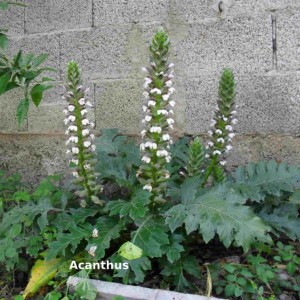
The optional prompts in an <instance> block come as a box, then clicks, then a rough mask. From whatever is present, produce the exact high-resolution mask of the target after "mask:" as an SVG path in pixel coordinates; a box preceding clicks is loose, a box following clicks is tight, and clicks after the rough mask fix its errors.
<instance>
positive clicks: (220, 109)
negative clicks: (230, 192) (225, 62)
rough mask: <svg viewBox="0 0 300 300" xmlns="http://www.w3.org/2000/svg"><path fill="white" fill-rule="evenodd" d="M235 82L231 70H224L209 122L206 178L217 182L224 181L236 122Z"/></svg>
mask: <svg viewBox="0 0 300 300" xmlns="http://www.w3.org/2000/svg"><path fill="white" fill-rule="evenodd" d="M235 108H236V105H235V81H234V76H233V73H232V71H231V70H229V69H224V71H223V73H222V76H221V80H220V84H219V100H218V105H217V107H216V110H215V115H214V118H213V119H212V120H211V124H210V126H211V129H210V130H209V132H208V135H209V137H210V140H209V141H208V142H207V146H206V149H207V153H208V155H207V157H208V158H210V159H211V163H210V166H209V167H208V169H207V172H206V178H205V180H204V182H203V186H204V185H205V184H206V182H207V179H208V177H209V176H210V175H211V174H212V175H213V177H214V179H215V180H216V181H217V182H220V181H223V180H224V178H225V177H224V170H223V168H224V166H225V165H226V160H225V156H226V155H227V153H228V152H229V151H230V150H231V149H232V146H231V141H232V138H233V137H234V136H235V134H234V132H233V127H234V125H235V124H236V123H237V122H238V120H237V119H236V117H235V114H236V110H235Z"/></svg>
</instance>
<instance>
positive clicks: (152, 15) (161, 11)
mask: <svg viewBox="0 0 300 300" xmlns="http://www.w3.org/2000/svg"><path fill="white" fill-rule="evenodd" d="M168 7H169V1H165V0H151V1H146V0H141V1H134V0H124V1H120V0H94V17H95V25H96V26H101V25H106V24H126V23H139V22H143V23H147V22H155V21H156V22H161V21H163V20H165V18H166V17H167V13H168Z"/></svg>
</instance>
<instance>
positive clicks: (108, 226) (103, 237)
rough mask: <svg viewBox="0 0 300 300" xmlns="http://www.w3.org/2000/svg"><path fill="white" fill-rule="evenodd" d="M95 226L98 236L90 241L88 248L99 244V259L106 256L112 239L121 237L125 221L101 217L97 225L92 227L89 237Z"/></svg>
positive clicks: (97, 256) (97, 252)
mask: <svg viewBox="0 0 300 300" xmlns="http://www.w3.org/2000/svg"><path fill="white" fill-rule="evenodd" d="M93 228H97V230H98V237H97V238H92V239H91V240H90V241H89V244H88V245H87V247H86V250H89V249H90V247H92V246H97V250H96V252H95V258H96V259H98V260H99V259H101V258H103V257H104V256H105V250H106V249H108V248H109V246H110V243H111V241H112V240H114V239H117V238H118V237H120V234H121V231H122V230H124V229H125V221H124V220H119V219H117V218H110V217H105V216H103V217H100V218H98V219H97V220H96V226H95V227H91V228H90V232H89V235H88V237H90V236H91V235H92V231H93Z"/></svg>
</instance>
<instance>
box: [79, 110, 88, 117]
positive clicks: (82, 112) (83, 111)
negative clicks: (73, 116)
mask: <svg viewBox="0 0 300 300" xmlns="http://www.w3.org/2000/svg"><path fill="white" fill-rule="evenodd" d="M87 112H88V111H87V110H86V109H83V110H82V111H81V112H80V113H81V115H82V116H84V115H85V114H87Z"/></svg>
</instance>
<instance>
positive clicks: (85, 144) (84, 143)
mask: <svg viewBox="0 0 300 300" xmlns="http://www.w3.org/2000/svg"><path fill="white" fill-rule="evenodd" d="M83 145H84V147H86V148H88V147H90V146H91V145H92V143H91V142H90V141H84V142H83Z"/></svg>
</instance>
